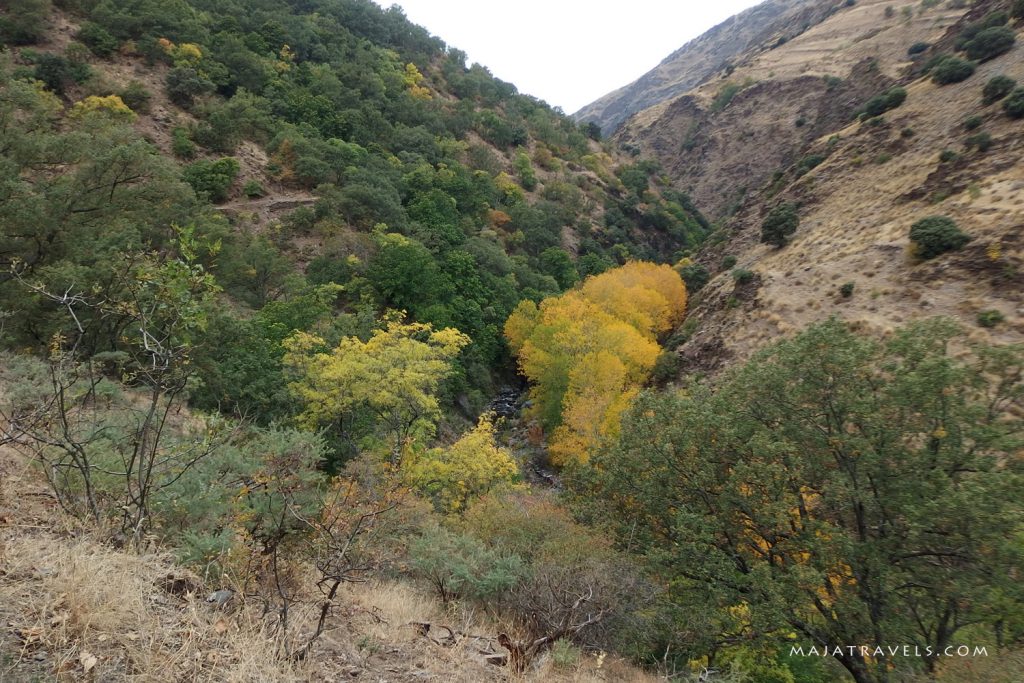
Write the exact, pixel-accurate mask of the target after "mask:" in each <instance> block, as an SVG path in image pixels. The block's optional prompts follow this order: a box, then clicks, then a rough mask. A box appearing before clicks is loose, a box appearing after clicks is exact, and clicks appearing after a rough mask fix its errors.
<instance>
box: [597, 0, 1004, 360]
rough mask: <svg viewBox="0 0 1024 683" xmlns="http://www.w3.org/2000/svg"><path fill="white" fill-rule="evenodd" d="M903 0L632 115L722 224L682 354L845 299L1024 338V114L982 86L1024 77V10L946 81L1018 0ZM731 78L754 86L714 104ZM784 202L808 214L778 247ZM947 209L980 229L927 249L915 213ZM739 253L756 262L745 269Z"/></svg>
mask: <svg viewBox="0 0 1024 683" xmlns="http://www.w3.org/2000/svg"><path fill="white" fill-rule="evenodd" d="M888 7H890V4H889V3H886V2H881V1H878V2H875V1H872V0H862V1H861V2H858V3H857V4H856V5H855V6H853V7H848V8H843V9H842V10H840V11H839V12H837V13H836V14H835V15H833V16H832V17H830V18H829V19H828V20H826V21H824V22H823V23H822V24H820V25H819V26H816V27H814V28H812V29H810V30H808V31H807V32H806V33H805V34H803V35H802V36H800V37H799V38H797V39H794V40H792V41H789V42H788V43H786V44H785V45H784V46H781V47H779V48H776V49H773V50H768V51H755V52H752V53H750V54H748V55H746V56H745V57H744V58H743V59H742V60H740V61H739V62H738V66H737V68H736V70H735V72H734V73H733V74H732V75H731V76H730V77H729V79H728V80H726V79H725V78H724V77H719V78H717V79H714V80H712V81H709V82H708V83H706V84H704V85H702V86H700V87H698V88H696V89H694V90H692V91H691V92H689V93H687V94H686V95H684V96H681V97H679V98H676V99H675V100H673V101H671V102H668V103H663V104H661V105H658V106H655V107H652V108H650V109H648V110H646V111H644V112H641V113H639V114H637V115H635V116H634V117H633V118H632V119H631V120H630V121H629V122H628V123H627V124H626V126H625V127H624V128H623V129H622V130H621V131H620V132H619V133H618V134H617V139H618V140H620V141H622V142H624V143H625V144H632V145H635V146H637V147H638V148H640V149H641V150H643V151H645V152H648V153H651V154H653V155H654V156H656V157H657V158H659V159H660V160H661V162H662V164H663V166H664V168H665V169H666V172H667V175H669V177H670V179H671V181H672V182H673V183H674V184H676V186H677V187H678V188H680V189H681V190H686V191H689V192H691V193H692V196H693V197H694V198H695V201H696V202H697V203H698V205H700V206H702V208H703V209H704V210H705V211H706V212H707V213H708V214H709V215H711V216H713V217H715V218H716V219H717V220H718V222H719V224H720V226H721V228H720V231H719V232H718V233H717V234H715V235H714V236H713V237H712V238H711V240H710V241H709V244H708V245H707V246H706V247H705V248H704V249H703V250H702V252H701V254H700V255H699V257H698V259H697V260H698V261H699V262H700V263H701V264H703V265H704V266H705V267H707V268H708V269H709V270H710V271H711V272H712V273H717V276H716V277H714V278H713V279H712V280H711V282H710V284H709V285H708V286H707V288H706V289H704V290H703V291H702V292H701V294H700V297H699V299H700V303H699V304H698V305H697V306H696V307H695V309H694V310H693V311H692V312H691V321H690V322H689V323H688V327H687V328H685V330H684V331H683V333H682V334H681V335H680V339H682V340H685V343H683V344H682V345H681V347H680V349H679V351H680V353H681V356H682V358H683V361H684V362H683V368H684V369H685V370H690V371H702V370H703V371H706V370H715V369H718V368H722V367H725V366H726V365H727V364H729V363H732V362H734V361H735V360H736V359H740V358H745V357H747V356H749V355H750V354H751V353H753V352H754V351H755V350H757V349H759V348H761V347H763V346H764V345H765V344H767V343H769V342H770V341H772V340H774V339H777V338H779V337H780V336H783V335H786V334H788V333H791V332H793V331H796V330H799V329H803V328H804V327H805V326H807V325H808V324H810V323H812V322H814V321H819V320H822V319H824V318H826V317H828V316H830V315H839V316H841V317H844V318H847V319H849V320H853V321H857V322H858V323H860V324H862V325H864V326H865V327H867V328H868V329H872V330H875V331H879V332H883V333H884V332H886V331H888V330H891V329H892V328H893V327H895V326H898V325H899V324H901V323H903V322H906V321H909V320H912V319H916V318H921V317H926V316H931V315H947V316H951V317H953V318H955V319H958V320H959V321H961V322H962V323H963V324H964V325H965V326H966V327H967V328H968V329H970V330H972V332H971V334H972V336H973V337H974V338H976V339H978V340H989V341H995V342H998V343H1011V342H1019V341H1021V339H1022V338H1024V294H1022V292H1024V243H1022V235H1024V230H1022V227H1021V226H1022V225H1024V173H1022V171H1021V168H1022V161H1024V159H1022V155H1024V148H1021V146H1020V144H1019V137H1020V132H1021V125H1022V124H1021V122H1020V120H1019V119H1014V118H1011V117H1010V116H1008V115H1007V114H1006V113H1005V112H1004V110H1003V107H1002V106H1001V104H1000V103H993V104H986V103H984V102H983V100H982V88H983V86H984V85H985V84H986V83H987V82H988V81H989V80H990V79H991V78H993V77H994V76H997V75H1005V76H1008V77H1010V78H1012V79H1015V80H1017V81H1018V82H1024V48H1022V47H1021V45H1020V39H1021V34H1020V26H1019V25H1018V26H1016V27H1015V30H1016V32H1017V37H1018V43H1017V45H1016V46H1015V47H1013V48H1012V49H1011V50H1010V51H1009V52H1008V53H1006V54H1003V55H1001V56H998V57H996V58H994V59H991V60H990V61H986V62H983V63H981V64H979V65H978V67H977V71H976V72H975V73H974V75H972V76H971V77H970V78H968V79H966V80H965V81H963V82H960V83H955V84H951V85H939V84H936V83H934V82H933V81H932V80H931V79H930V77H929V76H928V75H927V74H925V75H922V74H921V70H922V65H923V64H924V63H925V62H926V61H927V60H928V59H930V58H932V57H933V56H935V55H941V54H947V53H951V52H953V51H954V49H955V45H956V42H957V38H958V36H960V34H961V33H962V32H963V31H964V29H965V28H966V27H967V26H968V25H969V24H970V23H971V22H974V21H978V20H980V19H982V18H983V17H985V16H986V15H987V14H989V13H990V12H992V11H997V10H1000V9H1003V8H1005V7H1006V3H1000V2H987V3H979V4H977V5H976V6H975V7H974V8H972V9H971V10H967V9H965V8H959V7H955V6H949V5H942V6H936V7H932V8H923V7H920V6H918V5H914V6H909V5H908V6H907V7H908V8H910V11H909V12H907V13H904V12H903V10H902V8H900V7H896V8H895V9H894V10H892V11H889V10H887V8H888ZM917 42H927V43H931V44H933V45H934V46H933V47H932V48H931V49H930V50H927V51H926V52H925V54H923V56H921V57H919V58H917V59H916V60H913V59H911V58H909V57H908V56H907V50H908V48H909V47H910V46H911V45H913V44H914V43H917ZM730 82H731V83H733V84H737V83H740V84H742V83H749V85H747V86H746V87H744V88H740V89H738V92H736V93H734V96H733V97H732V98H731V100H730V101H728V102H727V103H726V104H721V102H720V104H719V105H718V106H716V105H714V100H715V98H716V96H718V95H719V94H720V93H721V92H722V91H723V89H724V88H726V86H727V84H728V83H730ZM897 83H899V84H902V85H903V86H904V87H905V89H906V92H907V97H906V101H905V103H903V104H902V106H898V107H897V108H895V109H892V110H891V111H888V112H886V113H885V114H884V115H883V116H880V117H877V118H874V119H870V120H865V121H863V122H858V121H857V120H856V119H854V118H853V114H854V113H855V112H856V111H857V110H858V109H859V108H860V107H861V106H862V105H863V104H864V103H865V102H866V101H867V100H868V99H869V98H870V97H871V96H873V95H876V94H878V93H881V92H884V91H886V90H887V89H889V88H890V87H892V86H893V85H895V84H897ZM969 119H974V120H972V121H970V123H969V125H965V122H968V120H969ZM972 136H973V137H972ZM978 140H981V141H983V144H982V147H981V148H979V147H978V142H977V141H978ZM782 203H789V204H792V205H793V206H795V207H797V210H798V214H799V216H800V224H799V228H798V229H797V231H796V233H795V234H794V235H793V237H792V239H791V241H790V243H789V244H788V245H787V246H785V247H783V248H781V249H777V248H774V247H771V246H769V245H766V244H762V243H761V242H760V232H761V226H762V222H763V221H764V219H765V217H766V216H767V215H768V213H769V211H770V210H771V209H772V208H773V207H774V206H777V205H779V204H782ZM934 215H939V216H947V217H950V218H952V219H954V220H955V221H956V222H957V223H958V225H959V226H960V228H961V229H963V230H964V231H965V232H966V233H967V234H968V235H969V236H970V238H971V241H970V242H969V243H968V244H967V246H965V247H964V248H963V249H962V250H959V251H954V252H951V253H947V254H943V255H941V256H939V257H937V258H934V259H931V260H921V259H919V258H917V257H915V256H914V255H913V248H912V245H911V243H910V240H909V232H910V227H911V225H912V224H914V223H915V222H916V221H918V220H920V219H922V218H925V217H928V216H934ZM736 268H738V269H740V270H742V271H749V273H750V275H746V276H743V277H742V278H740V279H738V280H737V279H734V277H733V271H734V269H736ZM843 285H846V291H847V292H848V294H849V295H848V296H846V295H844V294H843V293H841V291H840V290H841V288H842V286H843ZM993 320H995V321H997V322H995V324H993V323H992V321H993Z"/></svg>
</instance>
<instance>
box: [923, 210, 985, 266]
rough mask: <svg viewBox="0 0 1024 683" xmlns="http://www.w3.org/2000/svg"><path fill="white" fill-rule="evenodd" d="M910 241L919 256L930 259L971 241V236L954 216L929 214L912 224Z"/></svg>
mask: <svg viewBox="0 0 1024 683" xmlns="http://www.w3.org/2000/svg"><path fill="white" fill-rule="evenodd" d="M910 241H911V242H912V243H913V244H914V247H915V253H916V255H917V256H918V257H920V258H922V259H930V258H935V257H936V256H938V255H940V254H944V253H946V252H947V251H956V250H957V249H960V248H962V247H963V246H964V245H966V244H967V243H968V242H970V241H971V237H970V235H968V234H967V233H965V232H964V231H962V230H961V229H960V227H959V226H958V225H957V224H956V221H954V220H953V219H952V218H949V217H948V216H929V217H928V218H922V219H921V220H919V221H917V222H916V223H914V224H913V225H912V226H910Z"/></svg>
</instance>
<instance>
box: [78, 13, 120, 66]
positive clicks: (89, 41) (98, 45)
mask: <svg viewBox="0 0 1024 683" xmlns="http://www.w3.org/2000/svg"><path fill="white" fill-rule="evenodd" d="M75 37H76V38H78V40H79V41H81V42H82V43H84V44H85V46H86V47H88V48H89V50H90V51H92V53H93V54H94V55H96V56H97V57H109V56H110V55H112V54H114V53H115V52H116V51H117V48H119V47H120V46H121V42H120V41H119V40H118V39H117V38H115V37H114V36H112V35H111V34H110V33H109V32H108V31H107V29H105V28H103V27H102V26H100V25H99V24H94V23H93V22H91V21H87V22H85V23H84V24H82V28H80V29H79V30H78V34H77V35H76V36H75Z"/></svg>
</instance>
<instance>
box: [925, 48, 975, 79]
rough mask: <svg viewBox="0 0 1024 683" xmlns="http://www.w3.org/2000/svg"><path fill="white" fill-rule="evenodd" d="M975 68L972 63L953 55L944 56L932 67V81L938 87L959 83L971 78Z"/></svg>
mask: <svg viewBox="0 0 1024 683" xmlns="http://www.w3.org/2000/svg"><path fill="white" fill-rule="evenodd" d="M975 68H976V66H975V64H974V62H968V61H967V60H965V59H960V58H959V57H954V56H953V55H946V56H944V57H942V58H941V59H940V60H938V61H937V62H936V64H935V65H934V66H933V67H932V69H931V73H932V81H933V82H935V83H937V84H939V85H950V84H951V83H960V82H961V81H966V80H967V79H968V78H970V77H971V76H973V75H974V70H975Z"/></svg>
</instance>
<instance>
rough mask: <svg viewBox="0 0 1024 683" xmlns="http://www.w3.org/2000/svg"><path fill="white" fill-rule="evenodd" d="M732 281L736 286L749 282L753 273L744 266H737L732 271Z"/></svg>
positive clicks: (752, 277) (752, 279)
mask: <svg viewBox="0 0 1024 683" xmlns="http://www.w3.org/2000/svg"><path fill="white" fill-rule="evenodd" d="M732 281H733V282H735V283H736V284H737V286H743V285H746V284H750V283H751V282H753V281H754V273H753V271H750V270H747V269H746V268H737V269H735V270H734V271H732Z"/></svg>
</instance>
